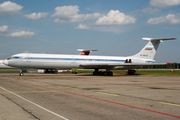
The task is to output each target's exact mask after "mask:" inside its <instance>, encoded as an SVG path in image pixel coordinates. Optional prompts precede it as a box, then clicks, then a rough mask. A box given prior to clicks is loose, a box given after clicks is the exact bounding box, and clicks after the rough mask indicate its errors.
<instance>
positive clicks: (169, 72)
mask: <svg viewBox="0 0 180 120" xmlns="http://www.w3.org/2000/svg"><path fill="white" fill-rule="evenodd" d="M93 71H94V70H79V71H78V73H93ZM112 72H113V74H127V70H112ZM136 74H140V75H173V76H180V70H170V69H166V70H162V69H140V70H136Z"/></svg>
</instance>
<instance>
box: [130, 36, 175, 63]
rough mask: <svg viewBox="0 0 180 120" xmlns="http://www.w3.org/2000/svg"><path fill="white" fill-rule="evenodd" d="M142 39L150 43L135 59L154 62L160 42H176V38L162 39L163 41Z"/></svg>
mask: <svg viewBox="0 0 180 120" xmlns="http://www.w3.org/2000/svg"><path fill="white" fill-rule="evenodd" d="M142 39H143V40H145V41H148V43H147V44H146V46H145V47H144V48H143V49H142V50H141V51H140V52H139V53H137V54H136V55H134V56H133V57H137V58H143V59H151V60H153V59H154V56H155V54H156V52H157V49H158V46H159V43H160V42H163V41H164V40H175V39H176V38H161V39H154V38H142Z"/></svg>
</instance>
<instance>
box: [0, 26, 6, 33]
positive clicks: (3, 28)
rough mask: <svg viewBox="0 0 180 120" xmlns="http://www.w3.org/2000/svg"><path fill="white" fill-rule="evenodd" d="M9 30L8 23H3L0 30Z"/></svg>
mask: <svg viewBox="0 0 180 120" xmlns="http://www.w3.org/2000/svg"><path fill="white" fill-rule="evenodd" d="M7 30H8V26H7V25H3V26H1V27H0V32H6V31H7Z"/></svg>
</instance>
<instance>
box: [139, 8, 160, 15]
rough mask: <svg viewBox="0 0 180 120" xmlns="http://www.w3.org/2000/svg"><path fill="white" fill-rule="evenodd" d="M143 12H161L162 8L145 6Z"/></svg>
mask: <svg viewBox="0 0 180 120" xmlns="http://www.w3.org/2000/svg"><path fill="white" fill-rule="evenodd" d="M142 12H144V13H148V14H152V13H158V12H161V9H159V8H152V7H148V8H144V9H143V10H142Z"/></svg>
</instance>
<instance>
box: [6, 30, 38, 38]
mask: <svg viewBox="0 0 180 120" xmlns="http://www.w3.org/2000/svg"><path fill="white" fill-rule="evenodd" d="M35 35H36V34H35V33H34V32H29V31H27V32H26V31H20V32H14V33H10V34H8V35H7V36H9V37H22V38H29V37H32V36H35Z"/></svg>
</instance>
